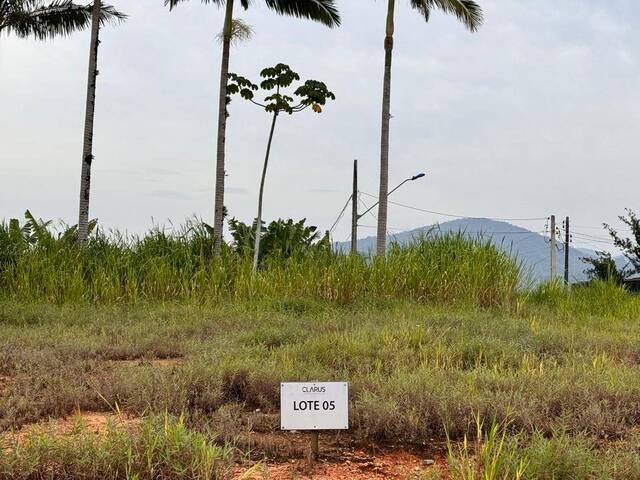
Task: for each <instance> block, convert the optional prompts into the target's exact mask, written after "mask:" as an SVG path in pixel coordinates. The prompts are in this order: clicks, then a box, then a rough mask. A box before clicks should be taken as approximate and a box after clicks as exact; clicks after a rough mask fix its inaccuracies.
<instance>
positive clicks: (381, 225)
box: [376, 0, 483, 256]
mask: <svg viewBox="0 0 640 480" xmlns="http://www.w3.org/2000/svg"><path fill="white" fill-rule="evenodd" d="M410 4H411V7H412V8H414V9H416V10H417V11H418V13H419V14H420V15H422V16H423V17H424V18H425V20H427V21H429V17H430V16H431V12H432V10H435V9H439V10H442V11H443V12H444V13H448V14H453V15H455V16H456V17H457V18H458V20H460V21H461V22H462V23H463V24H464V25H465V26H466V27H467V28H468V29H469V30H471V31H472V32H475V31H476V30H477V29H478V28H480V26H481V25H482V22H483V14H482V9H481V8H480V6H479V5H478V4H477V3H476V2H475V1H474V0H410ZM394 14H395V0H388V5H387V28H386V36H385V39H384V83H383V89H382V132H381V133H382V135H381V140H380V191H379V195H378V200H379V202H380V203H379V204H378V231H377V238H376V253H377V254H378V255H380V256H381V255H384V254H385V252H386V249H387V196H388V195H389V120H390V119H391V59H392V54H393V33H394Z"/></svg>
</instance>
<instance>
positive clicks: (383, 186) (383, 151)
mask: <svg viewBox="0 0 640 480" xmlns="http://www.w3.org/2000/svg"><path fill="white" fill-rule="evenodd" d="M394 11H395V0H389V4H388V7H387V31H386V36H385V39H384V83H383V87H382V134H381V140H380V192H379V194H378V201H379V202H380V203H379V204H378V232H377V237H376V254H377V255H378V256H384V255H385V253H386V250H387V196H388V195H389V121H390V119H391V59H392V54H393V30H394V24H393V17H394Z"/></svg>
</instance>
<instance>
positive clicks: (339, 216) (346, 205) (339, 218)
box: [329, 195, 352, 233]
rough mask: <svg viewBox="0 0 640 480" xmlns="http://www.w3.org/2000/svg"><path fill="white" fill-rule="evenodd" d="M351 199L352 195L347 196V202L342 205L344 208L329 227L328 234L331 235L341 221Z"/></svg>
mask: <svg viewBox="0 0 640 480" xmlns="http://www.w3.org/2000/svg"><path fill="white" fill-rule="evenodd" d="M351 198H352V195H349V198H348V199H347V202H346V203H345V204H344V207H343V208H342V210H341V211H340V213H339V214H338V218H336V221H335V222H333V225H331V228H330V229H329V233H332V232H333V230H334V229H335V228H336V226H337V225H338V223H340V220H342V216H343V215H344V212H345V211H346V210H347V207H348V206H349V202H350V201H351Z"/></svg>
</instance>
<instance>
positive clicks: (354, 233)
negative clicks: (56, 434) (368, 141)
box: [351, 160, 427, 253]
mask: <svg viewBox="0 0 640 480" xmlns="http://www.w3.org/2000/svg"><path fill="white" fill-rule="evenodd" d="M426 175H427V174H426V173H418V174H416V175H414V176H413V177H410V178H407V179H405V180H403V181H402V182H400V183H399V184H398V186H397V187H395V188H394V189H393V190H391V191H390V192H389V193H387V198H389V197H390V196H391V194H392V193H393V192H395V191H396V190H398V189H399V188H400V187H401V186H403V185H404V184H405V183H407V182H413V181H415V180H418V179H420V178H422V177H424V176H426ZM379 203H380V200H378V201H377V202H376V203H374V204H373V205H371V206H370V207H369V208H368V209H367V210H365V211H364V212H363V213H360V214H358V160H354V161H353V194H352V202H351V205H352V211H351V253H357V252H358V221H359V220H360V219H361V218H362V217H364V216H365V215H366V214H367V213H369V212H370V211H371V210H373V209H374V208H375V207H376V206H377V205H378V204H379Z"/></svg>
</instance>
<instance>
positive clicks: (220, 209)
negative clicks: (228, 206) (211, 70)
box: [213, 0, 233, 256]
mask: <svg viewBox="0 0 640 480" xmlns="http://www.w3.org/2000/svg"><path fill="white" fill-rule="evenodd" d="M232 21H233V0H227V4H226V8H225V15H224V29H223V31H222V65H221V66H220V95H219V97H218V144H217V152H216V192H215V198H214V213H213V235H214V241H215V243H214V253H215V255H216V256H219V255H220V249H221V247H222V235H223V233H224V180H225V179H224V177H225V168H224V160H225V158H224V153H225V150H224V146H225V139H226V131H227V82H228V78H227V77H228V74H229V55H230V50H231V33H232V32H231V25H232Z"/></svg>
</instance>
